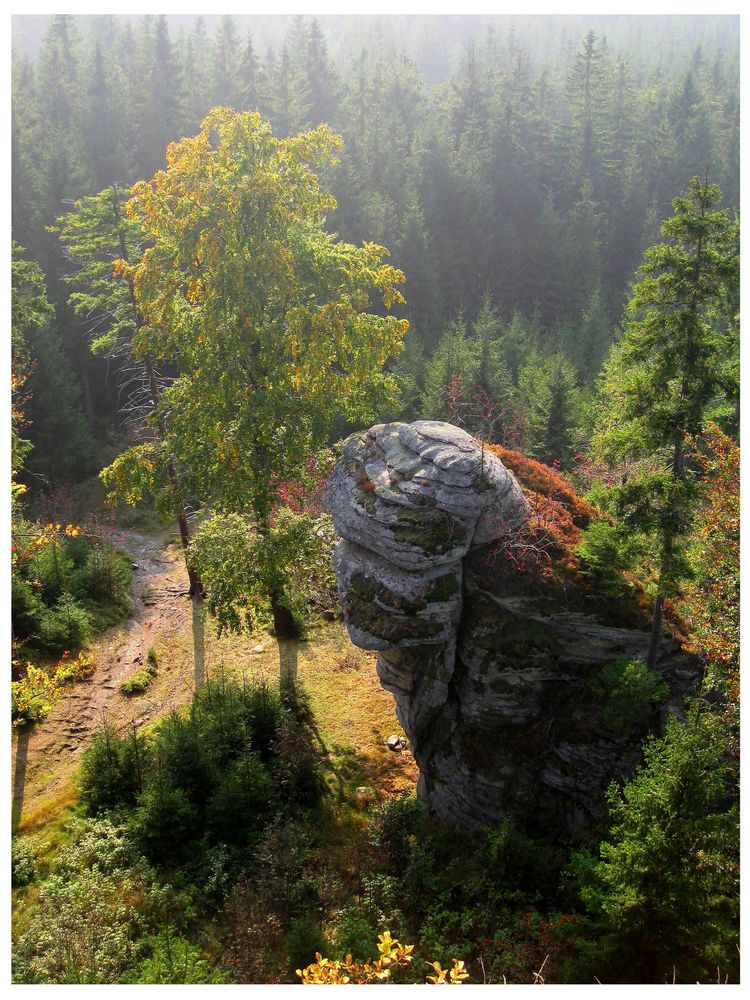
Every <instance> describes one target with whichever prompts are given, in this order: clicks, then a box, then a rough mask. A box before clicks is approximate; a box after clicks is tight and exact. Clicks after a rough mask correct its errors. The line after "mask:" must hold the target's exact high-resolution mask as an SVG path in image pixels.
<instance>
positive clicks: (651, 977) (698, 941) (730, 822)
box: [573, 707, 739, 982]
mask: <svg viewBox="0 0 750 1000" xmlns="http://www.w3.org/2000/svg"><path fill="white" fill-rule="evenodd" d="M724 745H725V740H724V739H723V737H722V732H721V725H720V723H719V721H718V720H716V719H715V718H713V717H712V716H711V715H710V714H709V713H707V712H705V711H704V712H700V711H699V710H698V708H697V707H696V708H694V709H693V711H692V712H691V714H690V716H689V718H688V722H687V724H685V725H683V724H681V723H679V722H678V721H677V720H676V719H675V718H674V717H670V719H669V721H668V725H667V731H666V734H665V736H664V737H663V738H661V739H653V738H652V739H651V740H649V741H648V742H647V743H646V745H645V748H644V756H645V760H644V764H643V766H642V767H641V768H640V769H639V770H638V771H637V772H636V774H635V776H634V777H633V778H632V779H631V780H630V781H629V782H627V783H626V784H625V785H624V786H623V788H622V789H620V788H618V787H617V786H616V785H614V784H613V785H612V786H611V787H610V789H609V791H608V793H607V798H608V802H609V808H610V816H611V820H612V826H611V829H610V833H609V837H608V839H607V840H606V841H604V842H603V843H602V844H601V845H600V848H599V856H598V858H596V857H592V856H591V855H587V854H585V853H579V854H578V855H576V856H575V858H574V861H573V868H574V870H575V871H576V873H577V877H578V879H579V881H580V885H581V896H582V898H583V900H584V902H585V903H586V906H587V907H588V908H589V910H590V911H591V913H592V916H593V918H594V921H595V924H596V929H597V931H598V933H597V936H596V939H595V941H594V942H593V945H592V946H591V948H589V949H586V948H585V947H583V948H582V949H581V963H580V967H579V974H580V973H581V972H583V975H584V976H585V977H586V978H589V979H591V978H593V975H594V974H595V975H597V976H599V978H601V979H603V978H604V977H607V979H609V981H613V982H671V981H672V976H673V968H674V969H675V970H676V975H677V976H678V977H679V980H680V981H684V982H696V981H704V982H714V981H715V979H716V975H717V969H720V970H721V975H722V977H723V976H724V975H725V974H728V975H729V976H730V977H731V978H735V977H736V976H738V972H739V969H738V962H737V954H738V948H737V945H738V940H739V939H738V920H739V815H738V809H737V806H736V804H735V805H729V804H728V802H727V797H728V794H729V793H731V792H732V787H733V784H734V780H735V775H734V773H733V770H734V768H733V765H731V761H730V760H728V759H727V758H726V757H725V754H724V751H723V746H724ZM730 765H731V766H730Z"/></svg>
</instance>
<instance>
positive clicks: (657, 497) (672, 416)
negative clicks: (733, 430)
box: [595, 177, 739, 667]
mask: <svg viewBox="0 0 750 1000" xmlns="http://www.w3.org/2000/svg"><path fill="white" fill-rule="evenodd" d="M720 198H721V192H720V190H719V188H718V187H717V186H716V185H714V184H709V183H708V180H707V179H704V180H700V179H699V178H698V177H695V178H693V180H692V181H691V182H690V185H689V188H688V192H687V195H686V196H684V197H680V198H675V200H674V202H673V204H674V215H673V216H672V217H671V218H670V219H667V221H666V222H664V224H663V225H662V230H661V231H662V236H663V237H664V238H665V242H663V243H660V244H657V245H656V246H654V247H651V248H650V249H649V250H647V251H646V253H645V255H644V262H643V265H642V266H641V268H640V270H639V272H638V278H639V281H638V283H637V284H636V285H635V287H634V289H633V295H632V298H631V300H630V302H629V304H628V318H629V322H628V324H627V327H626V330H625V335H624V337H623V339H622V341H621V342H620V344H618V345H617V346H616V347H615V348H614V350H613V351H612V354H611V356H610V358H609V360H608V362H607V364H606V366H605V373H604V378H603V381H602V387H601V392H602V408H601V413H600V422H601V428H602V429H601V430H600V432H599V433H598V435H597V437H596V439H595V447H596V449H597V451H598V452H599V453H600V454H601V455H603V456H604V457H605V458H606V459H608V460H610V461H620V460H623V459H628V460H641V461H643V462H644V464H645V468H644V470H643V471H642V472H641V473H640V474H636V475H632V476H631V478H630V479H629V480H628V482H627V483H626V484H624V485H622V486H618V487H616V488H613V489H612V490H610V492H609V496H610V502H611V504H612V507H613V510H614V511H615V512H616V513H617V514H618V515H619V516H620V517H621V518H623V520H624V521H625V522H626V523H628V524H631V525H632V526H633V527H634V528H635V529H636V530H641V531H644V532H646V533H647V534H650V535H652V536H653V537H654V538H655V539H656V541H657V544H658V550H659V568H658V584H657V595H656V601H655V606H654V621H653V630H652V637H651V647H650V652H649V665H650V666H651V667H653V665H654V664H655V662H656V656H657V652H658V643H659V638H660V635H661V617H662V608H663V604H664V599H665V597H669V596H672V595H673V594H674V593H675V592H676V588H677V585H678V584H679V581H680V579H681V578H682V577H684V576H685V575H686V573H687V572H688V567H687V565H686V561H685V546H686V542H687V536H688V529H689V525H690V522H691V518H692V513H693V509H694V506H695V503H696V495H697V494H696V487H697V482H696V477H695V474H694V472H693V470H692V469H691V468H690V467H689V466H688V465H687V464H686V462H685V442H686V439H687V438H688V437H693V438H699V437H700V436H701V434H702V433H703V431H704V428H705V426H706V422H707V420H709V419H710V418H711V417H715V416H716V415H718V414H721V413H722V412H728V411H729V410H730V409H731V406H730V404H729V402H728V401H727V392H726V374H727V368H726V359H727V357H728V356H731V355H736V353H737V351H738V346H739V345H738V343H737V342H736V340H735V337H736V330H734V329H732V328H730V329H728V330H727V329H722V327H721V326H719V325H717V324H715V323H713V322H712V319H713V317H712V313H711V308H712V306H715V304H716V302H717V300H720V299H721V298H722V297H724V296H725V295H726V289H727V287H730V288H731V287H732V286H735V285H736V282H737V278H738V268H739V254H738V246H737V239H738V232H737V226H736V224H734V223H733V222H732V220H731V219H730V218H729V214H728V213H727V212H726V211H717V210H716V205H717V204H718V203H719V201H720Z"/></svg>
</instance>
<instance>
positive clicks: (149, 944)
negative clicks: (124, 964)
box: [123, 928, 226, 986]
mask: <svg viewBox="0 0 750 1000" xmlns="http://www.w3.org/2000/svg"><path fill="white" fill-rule="evenodd" d="M141 947H142V949H143V950H145V951H146V952H147V954H146V955H145V956H144V957H143V958H142V959H141V960H140V961H139V962H138V963H137V964H136V965H134V966H133V967H132V968H130V969H129V970H128V971H127V972H126V974H125V976H124V978H123V982H124V983H129V984H132V985H149V984H152V983H153V984H162V983H173V984H175V983H182V984H185V985H190V986H192V985H204V984H210V983H224V982H226V976H225V975H224V973H222V972H221V970H220V969H217V968H216V967H214V966H212V965H211V964H210V962H209V961H208V960H207V959H206V957H205V956H204V955H203V953H202V952H201V950H200V948H198V947H197V946H196V945H194V944H191V943H190V941H188V940H187V939H186V938H184V937H182V936H181V935H179V934H174V933H173V931H172V930H171V929H170V928H167V929H165V930H163V931H162V932H161V933H160V934H158V935H156V936H154V937H150V938H147V939H146V940H145V941H144V942H143V943H142V945H141Z"/></svg>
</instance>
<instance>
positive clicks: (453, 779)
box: [326, 421, 697, 833]
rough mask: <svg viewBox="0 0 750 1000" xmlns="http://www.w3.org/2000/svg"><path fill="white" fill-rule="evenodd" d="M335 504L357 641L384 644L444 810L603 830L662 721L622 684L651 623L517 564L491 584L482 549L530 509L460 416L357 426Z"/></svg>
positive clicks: (431, 801) (333, 494)
mask: <svg viewBox="0 0 750 1000" xmlns="http://www.w3.org/2000/svg"><path fill="white" fill-rule="evenodd" d="M326 502H327V505H328V508H329V510H330V512H331V515H332V517H333V521H334V524H335V526H336V530H337V532H338V534H339V535H340V536H341V540H340V542H339V544H338V547H337V550H336V554H335V560H334V563H335V569H336V575H337V578H338V584H339V592H340V599H341V604H342V608H343V612H344V617H345V621H346V624H347V627H348V630H349V634H350V636H351V638H352V641H353V642H354V643H355V644H356V645H358V646H361V647H363V648H365V649H375V650H378V651H379V656H378V664H377V669H378V674H379V677H380V680H381V682H382V684H383V686H384V687H385V688H386V689H387V690H389V691H390V692H392V694H393V696H394V698H395V701H396V712H397V715H398V718H399V721H400V722H401V725H402V726H403V728H404V731H405V732H406V734H407V736H408V737H409V741H410V745H411V749H412V751H413V753H414V756H415V759H416V762H417V764H418V766H419V769H420V783H419V793H420V795H421V797H422V798H423V799H424V800H425V801H426V803H427V804H428V805H429V807H430V808H431V809H432V810H434V811H435V813H436V814H437V815H438V816H439V817H441V818H442V819H444V820H447V821H449V822H453V823H455V824H459V825H463V826H469V827H471V826H477V825H480V824H483V823H490V822H496V821H498V820H500V819H502V818H504V817H505V816H508V815H510V816H513V817H515V818H516V819H517V820H519V821H522V822H523V823H524V824H525V825H526V826H530V827H533V826H535V825H536V824H538V823H541V824H542V825H543V826H545V827H547V826H548V825H549V824H552V823H554V824H555V825H556V827H557V828H559V829H562V830H565V831H567V832H568V833H575V832H576V831H577V830H578V829H580V828H581V827H584V826H586V825H588V824H589V823H590V822H591V820H592V818H595V816H596V814H597V812H598V811H599V810H600V809H601V806H602V803H603V791H604V788H605V787H606V785H607V784H608V783H609V781H610V780H611V779H612V777H615V776H618V775H623V774H625V773H627V772H628V771H630V770H632V768H633V766H634V764H635V763H636V761H637V759H638V756H639V747H640V742H641V739H642V738H643V735H644V734H645V732H646V731H647V729H648V726H649V725H651V724H652V723H653V722H654V721H655V720H656V719H657V718H658V713H657V712H656V711H655V710H654V711H651V710H650V709H649V704H648V701H645V702H644V703H643V704H642V705H641V706H640V710H639V709H638V703H637V699H636V703H634V702H633V699H631V700H630V701H628V677H627V676H626V673H627V671H625V673H623V677H622V680H621V682H619V685H618V681H617V678H618V677H619V674H618V670H619V667H618V666H617V665H618V664H625V663H626V662H627V661H630V660H632V659H634V658H637V657H645V655H646V651H647V648H648V639H649V637H648V633H647V632H645V631H639V630H637V629H632V628H622V627H619V626H618V625H613V624H611V623H610V624H608V623H607V622H606V621H602V620H600V618H598V617H596V616H594V615H592V614H588V613H584V612H583V611H581V610H580V609H572V608H571V606H570V600H569V594H568V592H567V591H566V590H565V588H563V589H562V592H560V588H557V589H555V588H552V587H545V586H543V585H542V584H541V583H540V584H539V586H534V587H531V588H529V587H528V585H527V586H525V587H516V586H515V582H514V580H513V578H512V577H511V578H510V579H509V578H508V577H507V574H506V575H505V576H504V577H503V578H502V580H501V585H500V586H493V583H497V582H498V574H493V573H492V572H491V571H490V572H489V574H488V570H487V563H486V561H483V560H482V558H481V554H482V553H484V552H486V551H487V550H491V549H492V546H493V544H494V546H495V547H497V546H498V545H499V546H501V547H502V546H503V544H507V542H508V540H512V539H514V538H515V537H517V535H518V533H519V531H521V530H523V526H524V524H525V522H527V520H528V519H529V518H530V516H531V510H532V509H531V506H530V504H529V501H528V499H527V498H526V496H525V495H524V490H522V488H521V486H520V485H519V483H518V481H517V480H516V478H515V476H514V475H513V474H512V473H511V472H510V471H509V470H508V469H507V468H506V467H505V465H504V464H503V463H502V462H501V461H500V459H499V458H498V457H497V456H495V455H494V454H492V453H491V452H489V451H488V450H486V449H484V448H483V447H482V445H481V444H480V443H479V442H477V441H475V440H474V439H473V438H472V437H470V435H468V434H467V433H465V432H464V431H462V430H460V429H459V428H456V427H453V426H451V425H450V424H445V423H440V422H435V421H416V422H415V423H411V424H404V423H392V424H381V425H378V426H375V427H372V428H371V429H370V430H369V431H366V432H364V433H362V434H357V435H354V436H352V437H351V438H349V439H348V441H347V442H346V444H345V446H344V450H343V455H342V457H341V459H340V460H339V462H338V463H337V466H336V469H335V470H334V473H333V475H332V477H331V480H330V482H329V484H328V490H327V494H326ZM488 575H489V577H490V579H489V581H488ZM527 584H528V581H527ZM661 653H662V656H661V660H660V668H661V671H662V673H663V674H664V677H665V679H666V680H667V682H668V685H669V687H670V689H671V690H673V691H675V690H676V689H677V688H678V687H679V685H680V684H682V685H683V687H686V688H689V687H690V686H691V684H693V683H694V681H695V679H696V677H697V668H696V667H695V665H694V663H692V661H690V658H689V657H685V656H682V655H681V654H679V652H678V650H677V649H676V648H673V644H671V643H670V642H668V641H667V640H664V642H663V644H662V650H661ZM613 664H614V665H615V666H614V668H613V666H612V665H613ZM623 670H624V667H623ZM613 678H614V681H613ZM631 686H632V685H631ZM623 691H624V694H623ZM618 699H619V701H618ZM639 711H640V714H639Z"/></svg>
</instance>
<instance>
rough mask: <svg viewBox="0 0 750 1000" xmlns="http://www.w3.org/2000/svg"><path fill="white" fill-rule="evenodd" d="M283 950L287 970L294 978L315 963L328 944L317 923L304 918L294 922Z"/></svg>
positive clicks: (310, 918)
mask: <svg viewBox="0 0 750 1000" xmlns="http://www.w3.org/2000/svg"><path fill="white" fill-rule="evenodd" d="M283 948H284V954H285V956H286V960H287V970H288V972H289V975H290V976H293V975H294V974H295V972H296V970H297V969H304V968H305V967H306V966H307V965H309V964H310V963H311V962H314V961H315V955H316V953H318V954H320V953H321V952H323V951H325V948H326V942H325V938H324V937H323V934H322V932H321V930H320V927H319V926H318V924H317V922H316V921H315V920H313V918H312V917H309V916H303V917H297V918H296V919H295V920H293V921H292V926H291V928H290V930H289V933H288V934H287V935H286V936H285V938H284V944H283Z"/></svg>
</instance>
